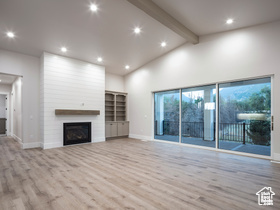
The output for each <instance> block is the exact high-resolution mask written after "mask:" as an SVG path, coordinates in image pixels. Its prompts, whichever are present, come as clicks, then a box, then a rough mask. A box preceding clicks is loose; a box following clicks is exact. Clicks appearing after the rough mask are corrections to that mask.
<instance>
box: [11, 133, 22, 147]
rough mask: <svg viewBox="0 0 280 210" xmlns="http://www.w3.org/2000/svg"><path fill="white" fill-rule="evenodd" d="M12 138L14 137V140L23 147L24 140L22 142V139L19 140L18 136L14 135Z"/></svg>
mask: <svg viewBox="0 0 280 210" xmlns="http://www.w3.org/2000/svg"><path fill="white" fill-rule="evenodd" d="M11 136H12V137H13V139H15V140H16V141H17V142H18V143H20V144H21V146H22V140H21V138H19V137H18V136H16V135H15V134H12V135H11Z"/></svg>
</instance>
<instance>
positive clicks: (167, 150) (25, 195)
mask: <svg viewBox="0 0 280 210" xmlns="http://www.w3.org/2000/svg"><path fill="white" fill-rule="evenodd" d="M263 187H272V190H273V191H274V192H275V194H276V195H275V196H274V206H273V207H271V208H270V209H280V164H276V163H271V162H269V161H268V160H261V159H255V158H249V157H242V156H237V155H230V154H225V153H218V152H213V151H207V150H200V149H194V148H188V147H182V146H178V145H172V144H165V143H158V142H143V141H139V140H133V139H121V140H111V141H107V142H103V143H96V144H86V145H80V146H70V147H64V148H59V149H51V150H41V149H29V150H21V149H20V147H19V145H18V143H17V142H15V141H14V140H13V139H11V138H7V137H6V138H3V137H1V138H0V209H1V210H2V209H42V210H46V209H67V210H71V209H75V210H76V209H172V210H177V209H227V210H229V209H264V208H260V206H258V204H257V196H256V195H255V194H256V192H257V191H259V190H260V189H261V188H263Z"/></svg>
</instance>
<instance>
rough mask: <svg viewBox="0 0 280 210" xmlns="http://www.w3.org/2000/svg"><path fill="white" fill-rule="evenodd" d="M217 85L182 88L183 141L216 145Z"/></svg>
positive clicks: (201, 144) (207, 145) (208, 145)
mask: <svg viewBox="0 0 280 210" xmlns="http://www.w3.org/2000/svg"><path fill="white" fill-rule="evenodd" d="M215 109H216V85H209V86H202V87H196V88H187V89H182V106H181V110H182V114H181V116H182V122H181V142H182V143H186V144H193V145H200V146H206V147H216V144H215V122H216V114H215Z"/></svg>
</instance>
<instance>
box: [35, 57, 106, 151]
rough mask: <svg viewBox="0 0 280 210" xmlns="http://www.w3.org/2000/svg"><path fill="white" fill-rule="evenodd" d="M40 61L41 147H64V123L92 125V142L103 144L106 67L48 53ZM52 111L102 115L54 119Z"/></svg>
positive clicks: (55, 117)
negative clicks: (88, 123)
mask: <svg viewBox="0 0 280 210" xmlns="http://www.w3.org/2000/svg"><path fill="white" fill-rule="evenodd" d="M41 61H42V62H43V65H41V95H42V97H41V101H40V104H41V105H40V106H41V122H40V123H41V133H42V134H41V136H42V144H41V146H42V147H43V148H44V149H47V148H54V147H61V146H63V123H66V122H91V124H92V142H100V141H105V117H104V114H105V113H104V106H105V68H104V67H102V66H98V65H94V64H90V63H86V62H83V61H79V60H75V59H71V58H66V57H62V56H57V55H53V54H49V53H44V54H43V58H41ZM55 109H83V110H84V109H85V110H100V112H101V114H100V115H98V116H81V115H78V116H56V115H55Z"/></svg>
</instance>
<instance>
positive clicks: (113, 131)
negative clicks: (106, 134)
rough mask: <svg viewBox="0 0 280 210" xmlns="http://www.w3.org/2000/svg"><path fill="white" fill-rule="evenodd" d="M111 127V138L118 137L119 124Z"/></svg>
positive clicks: (113, 124)
mask: <svg viewBox="0 0 280 210" xmlns="http://www.w3.org/2000/svg"><path fill="white" fill-rule="evenodd" d="M110 125H111V137H116V136H118V124H117V123H110Z"/></svg>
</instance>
